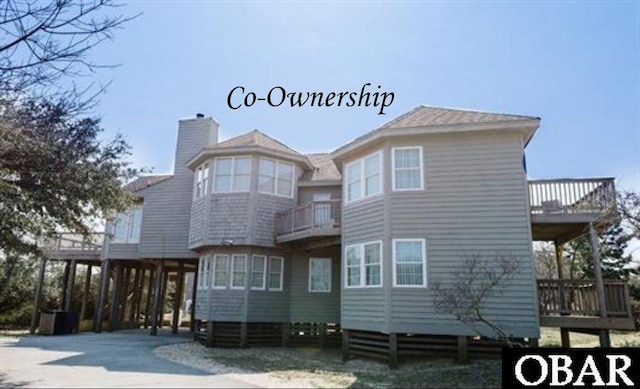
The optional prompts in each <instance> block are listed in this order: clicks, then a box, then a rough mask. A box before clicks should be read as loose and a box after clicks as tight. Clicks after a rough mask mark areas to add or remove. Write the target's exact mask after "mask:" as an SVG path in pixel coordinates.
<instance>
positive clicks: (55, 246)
mask: <svg viewBox="0 0 640 389" xmlns="http://www.w3.org/2000/svg"><path fill="white" fill-rule="evenodd" d="M102 236H103V233H101V232H93V233H91V234H90V235H89V236H88V237H86V238H83V236H82V235H81V234H75V233H71V232H60V233H57V234H55V235H53V236H51V237H49V238H46V239H44V240H43V241H42V242H41V246H42V248H43V249H45V250H49V251H62V250H70V251H98V250H100V248H101V247H102Z"/></svg>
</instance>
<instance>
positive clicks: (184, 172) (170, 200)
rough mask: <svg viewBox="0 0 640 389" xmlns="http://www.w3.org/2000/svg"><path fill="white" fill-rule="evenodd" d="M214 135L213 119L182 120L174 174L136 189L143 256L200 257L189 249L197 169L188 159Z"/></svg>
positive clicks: (215, 129)
mask: <svg viewBox="0 0 640 389" xmlns="http://www.w3.org/2000/svg"><path fill="white" fill-rule="evenodd" d="M215 138H217V125H215V123H214V122H213V121H211V120H210V119H192V120H181V121H180V124H179V130H178V140H177V146H176V154H175V165H174V175H173V177H172V178H170V179H169V180H167V181H163V182H161V183H159V184H157V185H154V186H151V187H149V188H147V189H144V190H141V191H139V192H138V193H136V194H138V195H140V196H143V197H144V209H143V212H142V228H141V232H140V244H139V256H140V257H142V258H160V257H164V258H167V257H169V258H194V257H197V255H196V254H195V253H194V252H192V251H191V250H189V228H190V218H191V203H192V197H193V175H194V173H193V171H191V170H190V169H189V168H188V167H187V166H186V163H187V161H188V160H189V159H190V158H191V157H193V156H194V155H195V154H196V153H197V152H198V151H199V150H200V149H201V148H202V147H204V146H206V145H208V144H210V143H213V142H214V141H215Z"/></svg>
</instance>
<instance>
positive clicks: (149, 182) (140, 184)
mask: <svg viewBox="0 0 640 389" xmlns="http://www.w3.org/2000/svg"><path fill="white" fill-rule="evenodd" d="M171 177H173V175H171V174H165V175H158V176H143V177H138V178H137V179H135V180H133V181H131V182H130V183H128V184H126V185H125V186H124V189H126V190H128V191H131V192H137V191H140V190H142V189H145V188H148V187H150V186H153V185H156V184H159V183H161V182H163V181H166V180H168V179H169V178H171Z"/></svg>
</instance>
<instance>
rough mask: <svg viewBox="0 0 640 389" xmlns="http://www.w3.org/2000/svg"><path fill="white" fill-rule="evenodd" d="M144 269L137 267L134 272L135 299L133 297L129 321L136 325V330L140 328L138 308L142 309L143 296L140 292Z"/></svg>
mask: <svg viewBox="0 0 640 389" xmlns="http://www.w3.org/2000/svg"><path fill="white" fill-rule="evenodd" d="M141 270H142V269H141V268H139V267H137V268H135V269H133V270H132V271H135V272H136V274H135V276H134V277H133V297H131V307H130V309H129V321H130V322H132V323H136V326H135V328H137V327H138V325H137V324H138V308H139V307H140V301H139V300H140V296H141V295H142V293H141V291H140V271H141Z"/></svg>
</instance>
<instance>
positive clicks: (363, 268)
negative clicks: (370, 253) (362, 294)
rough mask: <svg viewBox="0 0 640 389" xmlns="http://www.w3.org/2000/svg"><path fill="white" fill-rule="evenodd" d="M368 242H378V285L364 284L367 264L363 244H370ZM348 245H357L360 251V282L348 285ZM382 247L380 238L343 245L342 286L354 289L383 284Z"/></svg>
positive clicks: (377, 286) (376, 286)
mask: <svg viewBox="0 0 640 389" xmlns="http://www.w3.org/2000/svg"><path fill="white" fill-rule="evenodd" d="M370 244H379V245H380V284H379V285H366V284H365V283H366V280H367V276H366V270H367V266H366V261H365V258H364V246H366V245H370ZM350 247H358V250H359V251H360V258H361V260H360V284H358V285H349V276H348V273H347V250H348V249H349V248H350ZM383 249H384V246H383V244H382V241H381V240H373V241H370V242H363V243H356V244H350V245H348V246H345V247H344V276H343V278H344V287H345V289H356V288H381V287H382V284H383V278H382V277H383V274H384V266H383V262H384V252H383V251H382V250H383Z"/></svg>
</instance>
